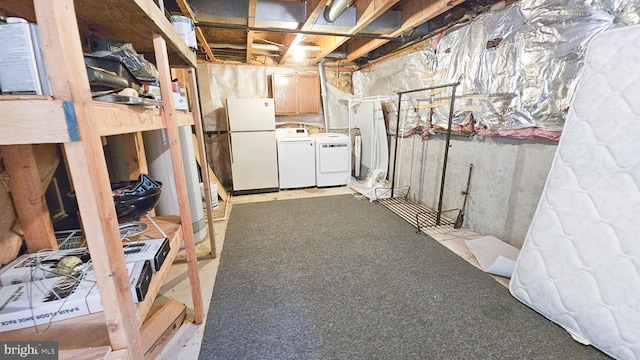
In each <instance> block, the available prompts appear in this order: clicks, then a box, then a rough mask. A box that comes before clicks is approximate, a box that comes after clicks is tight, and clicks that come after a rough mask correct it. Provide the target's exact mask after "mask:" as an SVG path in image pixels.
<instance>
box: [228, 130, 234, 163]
mask: <svg viewBox="0 0 640 360" xmlns="http://www.w3.org/2000/svg"><path fill="white" fill-rule="evenodd" d="M229 154H230V155H231V163H232V164H233V145H231V133H229Z"/></svg>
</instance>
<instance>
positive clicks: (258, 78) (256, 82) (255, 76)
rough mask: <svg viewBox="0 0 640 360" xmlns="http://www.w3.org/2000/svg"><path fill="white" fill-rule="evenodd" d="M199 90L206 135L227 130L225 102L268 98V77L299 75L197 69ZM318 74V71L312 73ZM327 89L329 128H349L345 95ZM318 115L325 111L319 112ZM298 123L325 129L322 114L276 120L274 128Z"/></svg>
mask: <svg viewBox="0 0 640 360" xmlns="http://www.w3.org/2000/svg"><path fill="white" fill-rule="evenodd" d="M198 72H199V74H198V75H199V83H198V84H199V90H200V99H201V104H202V105H201V107H202V114H203V118H204V122H205V129H206V130H207V131H216V130H226V111H225V106H224V104H225V100H226V99H227V98H268V97H269V81H270V79H271V75H272V74H273V73H275V72H278V73H293V72H302V70H300V69H293V68H284V67H270V66H245V65H217V64H202V65H198ZM312 72H313V73H317V70H314V71H312ZM326 85H327V100H328V114H329V125H330V128H331V129H347V128H348V127H349V106H348V103H349V99H350V98H351V95H350V94H346V93H344V92H342V91H340V90H339V89H337V88H336V87H334V86H332V85H331V84H326ZM321 111H324V109H322V110H321ZM285 123H299V124H305V125H311V126H317V127H321V128H323V127H324V117H323V114H322V112H321V113H320V114H317V115H316V114H314V115H298V116H296V115H287V116H284V115H283V116H279V115H277V116H276V124H285Z"/></svg>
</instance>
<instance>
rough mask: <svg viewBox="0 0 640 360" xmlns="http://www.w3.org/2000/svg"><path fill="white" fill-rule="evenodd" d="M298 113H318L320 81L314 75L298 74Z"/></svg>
mask: <svg viewBox="0 0 640 360" xmlns="http://www.w3.org/2000/svg"><path fill="white" fill-rule="evenodd" d="M297 76H298V89H297V90H298V113H299V114H317V113H319V112H320V81H319V78H318V75H315V74H298V75H297Z"/></svg>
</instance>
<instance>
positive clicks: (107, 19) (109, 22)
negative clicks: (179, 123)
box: [75, 0, 197, 67]
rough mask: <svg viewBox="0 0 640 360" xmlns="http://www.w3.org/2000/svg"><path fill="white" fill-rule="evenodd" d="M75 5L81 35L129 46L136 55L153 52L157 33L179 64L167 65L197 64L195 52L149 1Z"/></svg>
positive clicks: (87, 0) (88, 0)
mask: <svg viewBox="0 0 640 360" xmlns="http://www.w3.org/2000/svg"><path fill="white" fill-rule="evenodd" d="M75 4H76V15H77V17H78V25H79V27H80V29H81V32H85V35H90V34H96V35H99V36H100V37H104V38H109V39H114V40H117V41H120V42H123V43H130V44H132V45H133V48H134V49H135V50H136V52H138V53H153V44H152V36H153V33H160V34H163V35H164V38H165V39H166V40H167V45H168V46H169V53H170V54H178V56H179V59H180V61H182V63H173V64H171V65H173V66H193V67H195V66H196V65H197V58H196V55H195V53H194V52H193V51H192V50H191V49H190V48H189V47H188V46H187V44H186V43H185V42H184V40H182V38H181V37H180V35H178V33H177V32H176V31H175V29H174V28H173V26H172V25H171V23H170V22H169V20H168V19H167V18H166V17H165V16H164V14H163V13H162V11H160V9H159V8H158V6H157V5H156V4H155V3H154V2H153V1H152V0H111V1H95V0H76V1H75ZM96 14H104V15H105V16H96ZM87 32H88V33H87ZM172 59H173V58H172Z"/></svg>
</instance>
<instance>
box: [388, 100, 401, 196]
mask: <svg viewBox="0 0 640 360" xmlns="http://www.w3.org/2000/svg"><path fill="white" fill-rule="evenodd" d="M401 106H402V93H401V92H400V93H398V116H396V141H395V143H394V144H393V174H392V175H391V197H392V198H393V195H394V192H395V184H396V159H397V157H398V136H399V132H400V107H401Z"/></svg>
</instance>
